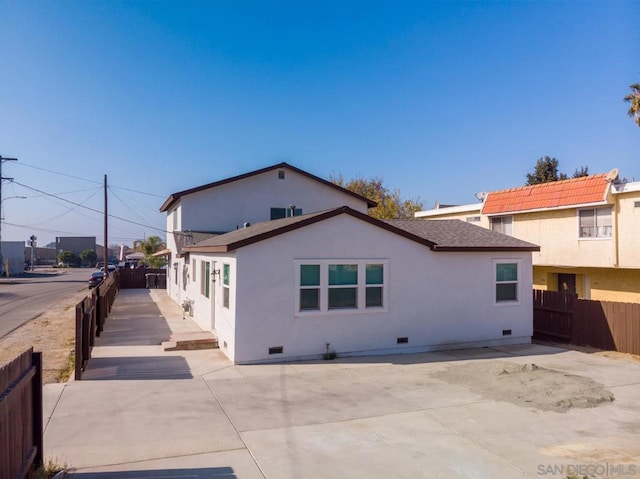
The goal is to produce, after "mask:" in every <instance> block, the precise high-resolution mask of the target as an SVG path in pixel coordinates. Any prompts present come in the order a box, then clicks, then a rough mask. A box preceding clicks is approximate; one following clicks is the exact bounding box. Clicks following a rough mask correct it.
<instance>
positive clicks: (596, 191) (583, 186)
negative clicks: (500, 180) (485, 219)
mask: <svg viewBox="0 0 640 479" xmlns="http://www.w3.org/2000/svg"><path fill="white" fill-rule="evenodd" d="M608 188H609V182H608V181H607V175H605V174H600V175H592V176H583V177H581V178H573V179H570V180H563V181H554V182H551V183H541V184H539V185H532V186H522V187H520V188H510V189H507V190H500V191H492V192H491V193H489V194H488V196H487V199H486V200H485V201H484V205H483V206H482V213H483V214H485V215H493V214H501V213H515V212H518V211H529V210H538V209H544V208H560V207H568V206H571V205H581V204H589V203H598V202H603V201H605V199H606V194H607V189H608Z"/></svg>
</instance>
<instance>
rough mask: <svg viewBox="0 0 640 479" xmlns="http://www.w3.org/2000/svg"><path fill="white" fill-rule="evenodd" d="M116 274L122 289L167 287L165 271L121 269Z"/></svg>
mask: <svg viewBox="0 0 640 479" xmlns="http://www.w3.org/2000/svg"><path fill="white" fill-rule="evenodd" d="M118 274H119V275H120V287H121V288H122V289H133V288H152V289H165V288H166V287H167V276H166V275H167V270H166V269H121V270H120V271H118Z"/></svg>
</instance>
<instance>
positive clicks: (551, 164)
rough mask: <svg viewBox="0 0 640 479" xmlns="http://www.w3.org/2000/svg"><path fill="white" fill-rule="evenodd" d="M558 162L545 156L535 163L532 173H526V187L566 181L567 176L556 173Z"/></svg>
mask: <svg viewBox="0 0 640 479" xmlns="http://www.w3.org/2000/svg"><path fill="white" fill-rule="evenodd" d="M558 164H559V163H558V160H556V159H555V158H549V157H548V156H545V157H544V158H540V159H539V160H538V161H537V162H536V166H535V167H534V170H533V173H527V175H526V178H527V186H530V185H538V184H540V183H549V182H550V181H559V180H566V179H567V175H565V174H564V173H560V172H559V171H558Z"/></svg>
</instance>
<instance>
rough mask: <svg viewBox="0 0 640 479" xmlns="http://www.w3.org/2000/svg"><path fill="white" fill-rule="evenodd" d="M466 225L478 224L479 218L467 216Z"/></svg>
mask: <svg viewBox="0 0 640 479" xmlns="http://www.w3.org/2000/svg"><path fill="white" fill-rule="evenodd" d="M467 223H480V217H479V216H467Z"/></svg>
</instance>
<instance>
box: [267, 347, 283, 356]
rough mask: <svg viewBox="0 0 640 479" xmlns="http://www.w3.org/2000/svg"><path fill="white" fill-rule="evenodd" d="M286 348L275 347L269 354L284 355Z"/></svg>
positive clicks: (270, 349)
mask: <svg viewBox="0 0 640 479" xmlns="http://www.w3.org/2000/svg"><path fill="white" fill-rule="evenodd" d="M283 350H284V348H283V347H282V346H274V347H272V348H269V354H282V351H283Z"/></svg>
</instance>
